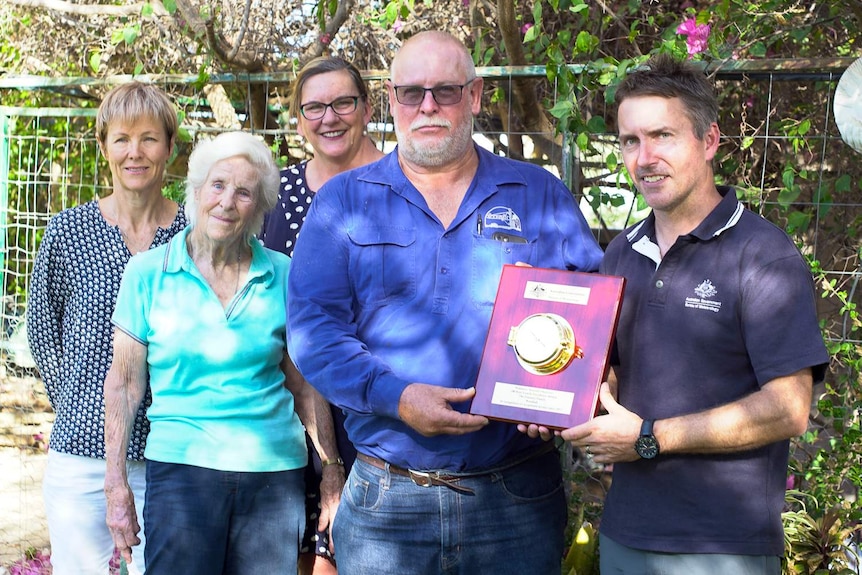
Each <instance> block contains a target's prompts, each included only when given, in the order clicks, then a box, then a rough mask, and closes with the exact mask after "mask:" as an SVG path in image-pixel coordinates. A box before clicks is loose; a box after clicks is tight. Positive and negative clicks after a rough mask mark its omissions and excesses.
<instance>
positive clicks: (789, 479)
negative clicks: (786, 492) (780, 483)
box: [785, 475, 796, 489]
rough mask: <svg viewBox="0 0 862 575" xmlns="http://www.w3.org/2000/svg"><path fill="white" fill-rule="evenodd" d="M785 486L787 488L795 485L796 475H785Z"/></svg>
mask: <svg viewBox="0 0 862 575" xmlns="http://www.w3.org/2000/svg"><path fill="white" fill-rule="evenodd" d="M785 487H787V489H793V488H794V487H796V476H795V475H788V476H787V484H786V485H785Z"/></svg>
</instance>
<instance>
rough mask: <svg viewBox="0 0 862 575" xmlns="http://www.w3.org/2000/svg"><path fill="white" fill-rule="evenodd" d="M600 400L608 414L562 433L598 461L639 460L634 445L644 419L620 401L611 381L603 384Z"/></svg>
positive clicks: (606, 462) (605, 462)
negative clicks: (612, 390)
mask: <svg viewBox="0 0 862 575" xmlns="http://www.w3.org/2000/svg"><path fill="white" fill-rule="evenodd" d="M599 399H600V400H601V402H602V405H603V406H604V408H605V409H606V410H607V412H608V413H607V415H600V416H598V417H596V418H594V419H593V420H591V421H588V422H587V423H583V424H581V425H578V426H576V427H571V428H569V429H566V430H563V432H562V433H561V434H560V435H561V436H562V437H563V439H565V440H566V441H570V442H571V443H572V445H574V446H576V447H580V448H583V449H584V450H585V451H587V453H589V454H590V455H592V457H593V460H594V461H595V462H596V463H602V464H609V463H617V462H621V461H634V460H636V459H639V457H638V454H637V453H636V452H635V448H634V446H635V441H636V440H637V437H638V435H639V434H640V428H641V422H642V421H643V420H642V419H641V418H640V417H639V416H638V415H637V414H635V413H632V412H631V411H629V410H628V409H626V408H625V407H623V406H622V405H620V404H619V403H617V402H616V400H615V399H614V397H613V395H612V394H611V391H610V387H609V386H608V384H607V382H605V383H603V384H602V387H601V391H600V392H599Z"/></svg>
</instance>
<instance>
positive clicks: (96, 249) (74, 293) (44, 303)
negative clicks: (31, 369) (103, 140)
mask: <svg viewBox="0 0 862 575" xmlns="http://www.w3.org/2000/svg"><path fill="white" fill-rule="evenodd" d="M186 223H187V221H186V216H185V211H184V210H183V208H182V207H180V209H179V210H178V211H177V215H176V217H175V218H174V221H173V223H172V224H171V226H170V227H169V228H168V229H163V228H158V229H157V230H156V234H155V237H154V239H153V243H152V244H151V245H150V247H151V248H152V247H155V246H158V245H161V244H163V243H166V242H167V241H168V240H169V239H170V238H171V237H172V236H173V235H174V234H176V233H177V232H179V231H180V230H182V229H183V228H184V227H185V226H186ZM131 257H132V254H131V253H130V252H129V250H128V248H127V247H126V244H125V243H124V242H123V237H122V234H121V233H120V229H119V228H118V227H117V226H112V225H110V224H108V222H107V221H105V219H104V218H103V217H102V213H101V212H100V211H99V203H98V201H97V200H93V201H91V202H88V203H86V204H82V205H80V206H77V207H74V208H70V209H67V210H63V211H62V212H60V213H59V214H57V215H56V216H54V217H53V218H52V219H51V221H50V222H48V227H47V229H46V230H45V235H44V237H43V238H42V243H41V244H40V245H39V251H38V252H37V254H36V263H35V265H34V267H33V275H32V278H31V280H30V290H29V293H28V297H27V316H26V317H27V337H28V339H29V341H30V351H31V352H32V353H33V358H34V359H35V360H36V365H37V366H38V367H39V373H40V375H41V376H42V380H43V381H44V382H45V389H46V390H47V392H48V399H49V400H50V402H51V405H52V407H53V408H54V413H55V418H54V425H53V428H52V431H51V439H50V442H49V447H50V448H51V449H53V450H54V451H58V452H61V453H67V454H70V455H81V456H85V457H93V458H99V459H104V458H105V402H104V397H103V393H104V383H105V376H106V375H107V373H108V369H109V368H110V366H111V356H112V354H113V345H112V342H113V326H112V325H111V314H112V313H113V311H114V303H115V302H116V299H117V290H118V289H119V288H120V279H121V278H122V275H123V270H124V269H125V268H126V264H127V263H128V261H129V258H131ZM150 401H151V397H150V392H149V389H148V390H147V396H146V398H145V400H144V403H143V404H142V405H141V408H140V409H139V410H138V413H137V416H136V418H135V425H134V427H133V429H132V435H131V437H130V439H129V450H128V454H127V457H128V459H135V460H142V459H143V458H144V445H145V442H146V437H147V432H148V431H149V422H148V421H147V418H146V408H147V407H148V406H149V405H150Z"/></svg>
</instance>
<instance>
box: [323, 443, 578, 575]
mask: <svg viewBox="0 0 862 575" xmlns="http://www.w3.org/2000/svg"><path fill="white" fill-rule="evenodd" d="M459 484H460V485H462V486H464V487H469V488H470V489H473V490H474V492H475V494H473V495H470V494H462V493H458V492H456V491H454V490H452V489H450V488H448V487H445V486H432V487H419V486H418V485H416V484H414V483H413V482H412V481H411V480H410V479H409V478H407V477H401V476H399V475H394V474H392V473H390V472H389V471H388V470H383V469H378V468H376V467H374V466H373V465H370V464H368V463H366V462H365V461H362V460H359V459H357V460H356V462H355V463H354V464H353V469H352V470H351V472H350V476H349V477H348V480H347V484H346V485H345V487H344V493H343V495H342V499H341V504H340V505H339V508H338V514H337V515H336V517H335V523H334V525H333V540H334V541H333V542H334V545H335V557H336V560H337V561H338V574H339V575H386V574H392V575H410V574H416V575H433V574H435V573H439V574H441V575H455V574H462V575H479V574H486V573H487V574H492V573H493V574H494V575H508V574H511V575H525V574H529V575H559V573H560V563H561V559H562V556H563V546H564V543H563V531H564V529H565V526H566V501H565V495H564V490H563V483H562V472H561V469H560V459H559V453H558V452H557V451H551V452H549V453H546V454H544V455H541V456H539V457H535V458H533V459H531V460H529V461H526V462H524V463H521V464H519V465H517V466H514V467H511V468H508V469H505V470H502V471H498V472H493V473H490V474H488V475H483V476H479V477H471V478H465V479H462V480H461V481H460V483H459Z"/></svg>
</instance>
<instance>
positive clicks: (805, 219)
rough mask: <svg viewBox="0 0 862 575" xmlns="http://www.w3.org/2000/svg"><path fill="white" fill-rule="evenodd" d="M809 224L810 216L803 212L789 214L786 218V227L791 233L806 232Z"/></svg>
mask: <svg viewBox="0 0 862 575" xmlns="http://www.w3.org/2000/svg"><path fill="white" fill-rule="evenodd" d="M810 223H811V214H806V213H805V212H791V213H790V214H789V215H788V216H787V227H788V228H789V229H790V230H791V231H796V230H800V231H801V230H806V229H808V225H809V224H810Z"/></svg>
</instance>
